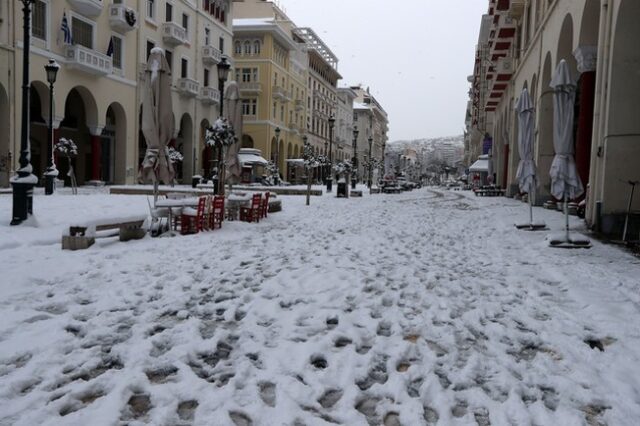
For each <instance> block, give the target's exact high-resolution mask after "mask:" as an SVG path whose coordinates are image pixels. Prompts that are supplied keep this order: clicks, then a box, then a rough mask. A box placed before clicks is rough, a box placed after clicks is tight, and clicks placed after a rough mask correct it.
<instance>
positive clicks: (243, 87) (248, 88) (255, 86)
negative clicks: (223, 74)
mask: <svg viewBox="0 0 640 426" xmlns="http://www.w3.org/2000/svg"><path fill="white" fill-rule="evenodd" d="M238 86H239V89H240V92H241V93H243V94H245V95H259V94H261V93H262V83H258V82H254V81H252V82H246V81H243V82H238Z"/></svg>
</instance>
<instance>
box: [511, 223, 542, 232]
mask: <svg viewBox="0 0 640 426" xmlns="http://www.w3.org/2000/svg"><path fill="white" fill-rule="evenodd" d="M515 227H516V228H518V229H520V230H522V231H545V230H547V224H546V223H544V222H540V223H516V225H515Z"/></svg>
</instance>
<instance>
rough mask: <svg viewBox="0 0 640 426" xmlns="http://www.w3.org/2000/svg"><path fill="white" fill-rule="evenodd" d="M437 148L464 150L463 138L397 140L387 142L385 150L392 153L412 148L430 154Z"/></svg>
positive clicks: (444, 137)
mask: <svg viewBox="0 0 640 426" xmlns="http://www.w3.org/2000/svg"><path fill="white" fill-rule="evenodd" d="M438 147H460V148H464V136H463V135H459V136H441V137H438V138H431V139H414V140H410V141H408V140H399V141H393V142H389V143H388V144H387V149H390V150H393V151H401V150H403V149H406V148H413V149H415V150H416V151H418V152H424V151H427V152H432V151H437V150H438V149H437V148H438Z"/></svg>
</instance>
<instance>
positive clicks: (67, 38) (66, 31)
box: [60, 12, 73, 44]
mask: <svg viewBox="0 0 640 426" xmlns="http://www.w3.org/2000/svg"><path fill="white" fill-rule="evenodd" d="M60 31H62V34H63V35H64V44H73V37H71V28H69V22H68V21H67V12H63V14H62V23H61V24H60Z"/></svg>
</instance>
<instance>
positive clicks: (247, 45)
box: [244, 40, 251, 55]
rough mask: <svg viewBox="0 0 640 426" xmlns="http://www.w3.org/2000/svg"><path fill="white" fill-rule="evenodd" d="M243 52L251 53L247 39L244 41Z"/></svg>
mask: <svg viewBox="0 0 640 426" xmlns="http://www.w3.org/2000/svg"><path fill="white" fill-rule="evenodd" d="M244 54H245V55H251V42H250V41H249V40H247V41H245V42H244Z"/></svg>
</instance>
